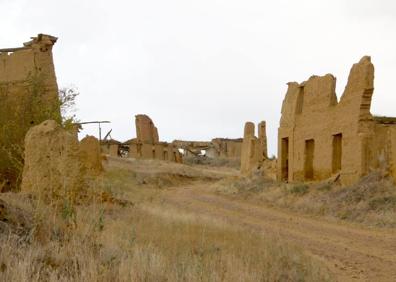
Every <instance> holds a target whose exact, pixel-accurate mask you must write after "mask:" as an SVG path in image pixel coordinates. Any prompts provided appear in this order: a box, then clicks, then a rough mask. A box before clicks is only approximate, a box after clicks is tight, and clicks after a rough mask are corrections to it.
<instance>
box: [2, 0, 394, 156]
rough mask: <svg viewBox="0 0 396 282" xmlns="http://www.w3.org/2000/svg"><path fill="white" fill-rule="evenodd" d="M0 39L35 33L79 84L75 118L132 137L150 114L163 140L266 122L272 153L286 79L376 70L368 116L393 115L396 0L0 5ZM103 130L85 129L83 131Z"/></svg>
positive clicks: (9, 42)
mask: <svg viewBox="0 0 396 282" xmlns="http://www.w3.org/2000/svg"><path fill="white" fill-rule="evenodd" d="M0 10H1V11H2V13H1V17H0V27H1V32H0V46H1V47H16V46H20V45H21V43H22V42H25V41H27V40H28V39H29V37H30V36H33V35H35V34H37V33H48V34H51V35H54V36H57V37H59V40H58V43H57V44H56V46H55V47H54V58H55V64H56V65H55V66H56V72H57V77H58V84H59V86H67V85H70V84H74V85H76V86H77V87H78V88H79V90H80V92H81V95H80V97H79V99H78V112H77V114H78V117H79V118H80V119H81V120H83V121H90V120H111V121H112V124H111V125H109V126H107V127H105V130H107V129H110V128H112V129H113V134H112V136H113V137H114V138H117V139H119V140H126V139H129V138H132V137H134V136H135V128H134V115H135V114H138V113H145V114H148V115H150V116H151V117H152V118H153V120H154V122H155V123H156V125H157V127H158V128H159V132H160V137H161V139H162V140H167V141H171V140H173V139H189V140H210V139H211V138H213V137H229V138H238V137H240V136H241V135H242V131H243V125H244V122H245V121H248V120H249V121H254V122H258V121H260V120H266V121H267V127H268V138H269V151H270V152H271V153H276V132H277V127H278V123H279V118H280V108H281V103H282V100H283V97H284V94H285V92H286V83H287V82H288V81H303V80H306V79H307V78H308V77H309V76H311V75H312V74H318V75H323V74H326V73H333V74H334V75H335V76H336V77H337V79H338V86H337V91H338V93H337V94H338V96H340V95H341V93H342V90H343V88H344V87H345V83H346V78H347V75H348V72H349V69H350V67H351V65H352V64H353V63H354V62H357V61H358V60H359V59H360V57H362V56H363V55H366V54H367V55H371V56H372V61H373V63H374V64H375V66H376V81H375V87H376V89H375V96H374V99H373V106H372V112H373V113H376V114H384V115H396V107H395V105H396V95H395V93H394V88H393V87H392V86H393V82H394V75H395V74H396V1H393V0H329V1H327V0H299V1H296V0H289V1H286V0H283V1H282V0H280V1H279V0H278V1H263V0H243V1H242V0H195V1H193V0H144V1H143V0H139V1H137V0H129V1H127V0H125V1H121V0H112V1H104V0H85V1H81V0H67V1H66V0H56V1H54V0H35V1H32V0H0ZM86 133H91V134H97V129H96V128H95V127H92V126H90V127H86V130H85V131H84V134H86Z"/></svg>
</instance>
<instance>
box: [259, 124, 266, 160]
mask: <svg viewBox="0 0 396 282" xmlns="http://www.w3.org/2000/svg"><path fill="white" fill-rule="evenodd" d="M258 150H259V151H258V155H259V163H260V164H261V163H263V162H264V160H266V159H268V151H267V124H266V122H265V121H262V122H260V123H259V124H258Z"/></svg>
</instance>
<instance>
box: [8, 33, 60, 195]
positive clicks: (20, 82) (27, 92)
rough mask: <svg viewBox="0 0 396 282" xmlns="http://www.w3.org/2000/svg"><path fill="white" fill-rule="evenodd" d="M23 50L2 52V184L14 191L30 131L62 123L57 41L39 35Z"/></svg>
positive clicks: (48, 36)
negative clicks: (55, 60) (53, 122)
mask: <svg viewBox="0 0 396 282" xmlns="http://www.w3.org/2000/svg"><path fill="white" fill-rule="evenodd" d="M31 39H32V40H31V41H29V42H26V43H24V44H23V45H24V46H23V47H19V48H7V49H0V100H1V103H0V180H1V182H3V183H4V184H5V189H6V190H10V189H15V188H16V186H17V183H18V180H19V179H20V171H21V168H22V166H23V144H24V138H25V135H26V133H27V131H28V130H29V128H30V127H32V126H34V125H38V124H40V123H41V122H43V121H45V120H48V119H53V120H56V121H57V122H60V121H61V114H60V104H59V99H58V86H57V82H56V76H55V69H54V63H53V59H52V46H53V45H54V44H55V42H56V40H57V38H56V37H53V36H50V35H45V34H39V35H38V36H37V37H32V38H31Z"/></svg>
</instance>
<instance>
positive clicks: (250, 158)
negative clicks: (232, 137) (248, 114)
mask: <svg viewBox="0 0 396 282" xmlns="http://www.w3.org/2000/svg"><path fill="white" fill-rule="evenodd" d="M254 134H255V133H254V123H253V122H247V123H246V124H245V129H244V134H243V143H242V152H241V173H242V174H244V175H248V174H249V173H251V172H252V170H253V169H254V167H256V166H257V163H258V154H257V148H258V146H257V145H258V142H257V138H256V136H255V135H254Z"/></svg>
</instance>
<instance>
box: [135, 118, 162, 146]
mask: <svg viewBox="0 0 396 282" xmlns="http://www.w3.org/2000/svg"><path fill="white" fill-rule="evenodd" d="M135 123H136V137H137V140H138V141H139V142H141V143H149V144H155V143H158V142H159V136H158V129H157V128H156V127H155V126H154V123H153V121H152V120H151V118H150V117H148V116H147V115H137V116H136V117H135Z"/></svg>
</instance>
